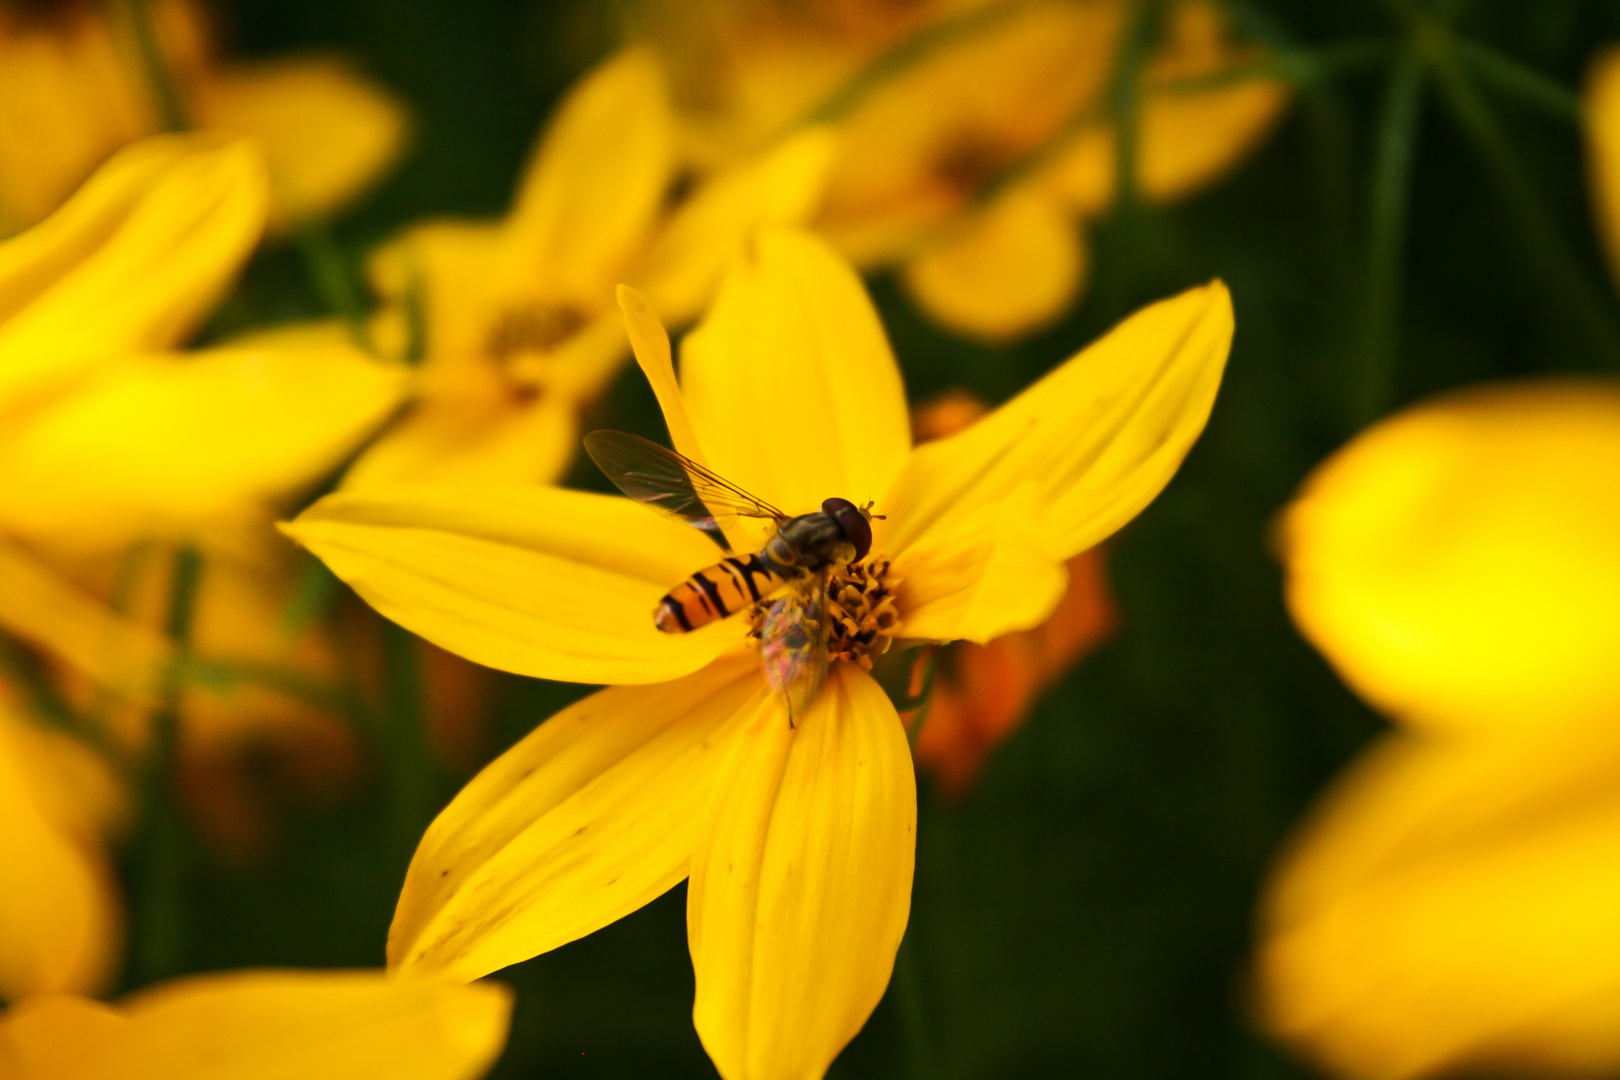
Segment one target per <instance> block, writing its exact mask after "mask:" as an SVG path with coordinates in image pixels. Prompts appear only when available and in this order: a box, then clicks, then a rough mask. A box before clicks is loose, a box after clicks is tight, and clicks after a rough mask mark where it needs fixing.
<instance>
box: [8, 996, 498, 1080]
mask: <svg viewBox="0 0 1620 1080" xmlns="http://www.w3.org/2000/svg"><path fill="white" fill-rule="evenodd" d="M511 1007H512V998H511V994H510V992H509V991H508V990H507V989H506V988H505V987H504V986H500V985H497V984H492V983H481V984H479V985H476V986H458V985H455V984H453V983H445V982H441V981H439V980H434V979H403V980H401V979H390V978H388V977H387V976H385V975H383V974H382V973H381V972H372V971H321V972H314V971H310V972H303V971H244V972H231V973H227V974H222V975H199V976H192V977H190V978H186V979H177V980H175V981H173V982H168V983H162V984H160V985H158V986H156V987H154V988H152V989H151V990H148V991H145V992H143V993H141V994H138V995H136V996H135V997H133V998H131V999H129V1001H128V1002H126V1003H125V1004H124V1005H123V1006H122V1007H120V1008H116V1009H107V1008H105V1007H103V1006H98V1005H96V1004H94V1003H91V1002H85V1001H83V1000H82V999H76V998H65V997H51V998H41V999H37V1000H35V1001H30V1002H26V1003H24V1004H23V1005H22V1006H20V1007H19V1008H17V1009H14V1010H12V1012H11V1013H9V1014H7V1016H6V1017H5V1019H4V1020H3V1021H0V1049H11V1050H12V1051H13V1053H14V1056H15V1058H16V1060H19V1061H21V1062H23V1063H24V1071H23V1073H22V1078H21V1080H36V1078H37V1080H101V1078H106V1077H114V1076H116V1077H118V1078H119V1080H181V1078H190V1077H197V1078H202V1077H207V1078H208V1080H284V1078H286V1077H289V1076H296V1077H300V1078H302V1080H340V1078H341V1080H352V1078H354V1077H368V1076H387V1077H389V1078H390V1080H473V1078H474V1077H478V1076H482V1075H483V1074H484V1072H485V1070H486V1069H488V1068H489V1066H490V1065H492V1064H493V1063H494V1061H495V1058H496V1057H497V1056H498V1055H499V1054H500V1051H501V1047H502V1046H503V1045H504V1043H505V1041H506V1027H507V1019H508V1016H509V1015H510V1012H511Z"/></svg>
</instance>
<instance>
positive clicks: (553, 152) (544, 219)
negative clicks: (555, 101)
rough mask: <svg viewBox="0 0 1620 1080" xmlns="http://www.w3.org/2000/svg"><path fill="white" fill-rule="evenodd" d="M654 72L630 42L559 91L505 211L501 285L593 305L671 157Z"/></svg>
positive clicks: (665, 95)
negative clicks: (563, 95) (563, 96)
mask: <svg viewBox="0 0 1620 1080" xmlns="http://www.w3.org/2000/svg"><path fill="white" fill-rule="evenodd" d="M674 154H675V123H674V119H673V116H672V114H671V111H670V104H669V92H668V89H667V88H666V87H665V85H664V76H663V72H662V71H660V70H659V67H658V62H657V61H656V60H655V59H654V58H653V55H652V53H651V52H650V51H647V50H643V49H630V50H627V51H625V52H622V53H620V54H619V55H618V56H616V57H614V58H613V59H612V60H609V61H608V62H607V63H605V64H603V65H602V66H601V67H599V68H597V69H596V70H595V71H594V72H592V73H591V74H590V75H588V76H586V78H585V79H584V81H582V82H581V83H580V85H579V86H578V87H576V88H575V89H574V90H573V92H572V93H570V94H569V96H568V99H567V100H566V101H564V102H563V104H562V105H561V107H560V108H559V109H558V111H557V114H556V116H555V117H554V118H553V119H552V121H551V124H550V126H549V127H548V128H547V130H546V135H545V138H544V140H543V141H542V142H541V144H540V147H539V150H538V151H537V153H536V154H535V157H534V161H533V163H532V164H531V165H530V166H529V171H528V173H527V175H526V176H525V177H524V180H523V186H522V189H521V191H520V192H519V194H518V200H517V205H516V206H515V207H514V208H513V211H512V215H511V217H510V218H508V219H507V224H506V229H507V244H508V250H507V254H506V258H507V260H508V262H507V265H506V266H505V267H504V274H505V281H506V283H507V285H508V287H511V288H520V289H521V288H522V287H523V286H524V285H527V286H528V289H525V290H524V291H530V290H532V291H534V292H537V293H539V294H541V295H544V296H545V297H547V298H548V299H551V300H554V301H557V302H574V303H578V304H581V305H582V306H586V307H595V306H599V305H600V304H601V301H602V296H603V293H605V292H606V291H607V289H608V288H609V287H611V286H612V285H613V284H614V282H615V280H617V279H618V278H619V277H620V275H621V274H622V273H623V271H624V269H625V267H626V266H627V265H628V263H629V261H630V258H631V256H632V254H633V253H634V252H635V251H636V250H637V249H638V248H639V247H640V246H641V244H642V243H644V242H645V239H646V236H647V233H648V231H649V230H650V229H651V227H652V223H653V221H654V219H655V218H656V216H657V214H658V210H659V206H660V204H661V203H662V201H663V197H664V190H665V188H666V187H667V185H668V184H669V181H670V179H671V172H672V170H673V168H674V164H675V157H674Z"/></svg>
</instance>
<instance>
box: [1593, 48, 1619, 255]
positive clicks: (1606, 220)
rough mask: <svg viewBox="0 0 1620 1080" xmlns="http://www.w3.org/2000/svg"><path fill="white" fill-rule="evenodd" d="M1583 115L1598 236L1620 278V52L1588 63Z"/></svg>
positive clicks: (1606, 53)
mask: <svg viewBox="0 0 1620 1080" xmlns="http://www.w3.org/2000/svg"><path fill="white" fill-rule="evenodd" d="M1585 114H1586V145H1587V156H1588V159H1589V162H1590V169H1591V177H1592V202H1593V204H1594V206H1595V207H1596V209H1597V217H1598V232H1599V234H1600V237H1601V239H1602V240H1603V243H1604V246H1605V247H1606V248H1607V250H1608V252H1609V261H1610V264H1611V265H1612V266H1613V267H1615V272H1616V274H1617V275H1620V49H1612V48H1611V49H1606V50H1604V51H1603V52H1602V53H1600V54H1599V55H1598V58H1597V59H1596V60H1594V61H1593V62H1592V70H1591V72H1590V74H1589V75H1588V76H1587V80H1586V110H1585Z"/></svg>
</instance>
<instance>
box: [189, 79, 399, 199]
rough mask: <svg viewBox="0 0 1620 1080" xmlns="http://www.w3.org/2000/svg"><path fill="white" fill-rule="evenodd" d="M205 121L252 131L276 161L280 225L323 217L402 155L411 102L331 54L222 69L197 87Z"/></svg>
mask: <svg viewBox="0 0 1620 1080" xmlns="http://www.w3.org/2000/svg"><path fill="white" fill-rule="evenodd" d="M192 108H193V110H194V111H195V113H196V115H197V119H198V123H199V126H204V127H211V128H215V129H217V130H219V131H229V132H231V133H232V134H236V135H250V136H253V137H254V138H256V139H258V140H259V143H260V145H261V146H263V147H264V152H265V157H266V158H267V159H268V161H269V165H270V180H271V184H272V188H273V192H274V197H275V206H274V216H275V220H276V222H277V224H278V225H287V224H290V223H296V222H298V221H300V220H302V219H306V218H312V217H324V216H327V215H330V214H332V213H334V212H335V211H337V210H339V209H340V208H342V207H343V206H344V205H345V204H347V203H348V202H349V201H351V200H352V199H354V198H355V197H356V196H357V195H359V194H360V193H361V192H362V191H364V190H365V189H366V188H367V187H369V186H370V185H371V183H372V182H373V181H375V180H376V179H377V177H378V176H379V175H381V174H382V172H383V171H384V170H385V169H386V168H387V167H388V166H389V165H391V164H392V163H393V161H394V159H395V158H396V157H398V156H399V151H400V148H401V147H402V146H403V145H404V142H405V134H406V128H407V117H406V112H405V107H404V106H403V105H402V104H400V102H399V101H398V100H397V99H395V98H394V97H393V96H392V95H391V94H389V93H388V92H387V91H385V90H384V89H383V88H382V87H380V86H378V85H377V84H376V83H374V82H372V81H371V80H369V79H366V78H364V77H363V76H361V75H360V74H359V73H358V72H356V71H355V70H354V69H353V68H352V67H351V66H350V65H349V64H348V63H346V62H345V61H343V60H341V59H339V58H337V57H333V56H301V57H295V58H288V59H280V60H274V61H269V62H266V63H262V64H251V65H241V66H237V67H232V68H226V69H224V70H222V71H219V72H217V73H216V74H215V75H214V77H213V78H211V79H208V80H206V81H204V82H203V83H202V85H200V86H199V87H198V91H197V93H196V94H195V95H194V97H193V101H192Z"/></svg>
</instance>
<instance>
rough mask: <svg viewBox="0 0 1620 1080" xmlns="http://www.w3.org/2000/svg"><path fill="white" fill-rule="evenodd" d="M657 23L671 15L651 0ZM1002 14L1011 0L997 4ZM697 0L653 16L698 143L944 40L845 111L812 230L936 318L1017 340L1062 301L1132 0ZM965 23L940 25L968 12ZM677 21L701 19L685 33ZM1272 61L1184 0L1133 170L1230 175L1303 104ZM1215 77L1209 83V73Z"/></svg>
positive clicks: (1158, 53)
mask: <svg viewBox="0 0 1620 1080" xmlns="http://www.w3.org/2000/svg"><path fill="white" fill-rule="evenodd" d="M644 7H647V8H650V9H651V10H650V11H649V13H648V15H647V16H646V17H647V18H649V19H653V20H657V19H659V18H661V17H665V16H668V15H670V14H671V13H667V12H664V11H662V10H660V5H658V4H656V3H650V4H646V5H644ZM998 8H999V9H1000V10H999V11H998V10H997V9H998ZM707 10H708V12H709V18H708V20H706V21H705V20H695V19H691V18H690V16H689V13H688V6H687V5H685V4H682V5H680V6H679V7H678V8H677V9H675V13H674V18H673V19H670V18H665V21H663V22H658V21H654V22H653V23H652V27H653V29H654V30H655V31H656V37H658V38H659V39H661V40H662V42H663V43H664V47H665V50H666V52H669V53H672V54H674V55H675V56H677V57H678V58H679V59H678V60H677V61H676V67H677V71H679V72H682V73H684V75H685V78H684V81H682V82H679V83H678V84H677V85H678V88H679V89H680V90H681V91H682V92H683V95H682V102H683V115H684V117H685V119H686V122H687V123H686V126H687V129H688V133H689V136H688V137H689V139H690V140H691V141H693V142H694V143H695V145H696V150H695V152H696V153H697V154H698V155H699V156H700V158H701V159H705V160H728V159H729V156H730V155H732V154H734V153H735V152H736V149H737V148H738V147H746V146H753V145H757V144H758V142H759V141H760V140H761V139H762V138H765V137H767V136H771V135H774V134H775V133H776V132H779V131H781V130H784V129H787V128H789V127H790V126H791V125H792V124H793V123H795V122H797V121H799V120H800V119H801V118H803V117H804V116H806V115H809V114H811V113H812V112H813V110H815V109H816V108H817V107H819V106H820V105H822V103H823V102H825V101H827V100H828V99H829V98H830V96H831V95H832V94H833V93H834V92H835V91H837V90H838V89H839V88H840V87H841V86H846V85H849V84H850V83H851V81H852V80H855V79H856V78H857V77H858V76H859V75H860V73H861V72H862V69H863V67H865V66H866V65H868V64H871V63H872V62H873V61H874V60H876V59H877V58H878V57H880V56H881V55H882V54H883V53H884V51H885V50H886V49H893V48H895V47H896V43H897V42H899V41H903V40H904V39H905V38H906V37H907V36H908V35H914V36H917V37H919V38H920V37H923V36H926V35H929V34H933V35H936V36H937V38H938V41H937V43H936V44H934V45H933V47H932V48H927V49H923V50H920V51H919V52H920V55H919V56H918V57H916V58H913V59H912V60H911V61H910V62H909V63H908V64H902V65H897V70H895V71H892V72H889V73H887V74H886V76H885V77H883V78H880V79H878V80H876V81H875V84H874V85H871V86H870V87H868V88H867V89H866V90H865V92H864V94H862V95H861V96H860V98H859V100H858V102H857V103H854V104H853V105H852V107H851V108H849V110H848V111H847V114H846V115H843V116H842V118H841V119H840V121H839V124H838V127H839V133H840V136H841V142H840V147H841V149H840V153H839V155H838V159H837V162H836V163H835V165H834V167H833V171H832V177H831V180H830V181H829V185H828V193H827V199H826V204H825V206H824V208H823V210H822V212H821V213H820V215H819V216H818V217H817V218H816V219H815V227H816V228H817V229H818V230H819V231H820V232H821V233H822V234H823V235H825V236H826V237H828V238H829V239H830V240H831V241H832V242H833V244H834V245H835V246H836V247H838V248H839V250H840V251H842V252H843V253H844V254H845V255H847V256H848V257H850V258H851V259H853V260H854V261H855V262H856V263H857V264H858V265H860V266H862V267H878V266H898V267H901V268H902V271H903V272H902V280H903V281H904V282H905V284H906V285H907V287H908V289H909V291H910V292H911V294H912V296H913V297H914V298H915V299H916V300H917V301H918V302H919V303H920V304H921V305H922V306H923V307H924V308H925V309H926V310H927V311H928V312H929V313H930V314H931V315H932V316H933V317H935V318H936V319H938V320H939V321H940V322H942V323H944V324H945V325H947V326H950V327H952V328H954V329H955V330H957V331H959V332H962V333H965V334H969V335H972V336H976V337H982V338H991V339H995V338H1007V337H1012V336H1016V335H1019V334H1022V333H1025V332H1027V331H1029V330H1030V329H1032V328H1034V327H1036V326H1038V325H1040V324H1043V323H1046V322H1049V321H1051V320H1052V319H1054V318H1056V317H1057V316H1058V315H1060V314H1061V313H1062V312H1063V311H1064V309H1065V308H1067V307H1068V306H1069V305H1070V303H1071V302H1072V301H1073V300H1074V298H1075V296H1076V295H1077V293H1078V292H1079V291H1080V290H1081V289H1082V288H1083V287H1084V285H1085V281H1086V277H1087V265H1086V264H1087V254H1086V248H1085V244H1084V237H1083V235H1082V232H1083V230H1082V227H1081V222H1082V221H1083V219H1085V218H1088V217H1091V216H1094V215H1096V214H1098V213H1101V212H1102V211H1104V210H1106V208H1107V207H1108V205H1109V204H1110V203H1111V202H1112V200H1113V197H1114V190H1113V189H1114V181H1115V173H1116V169H1115V164H1114V144H1115V138H1114V131H1113V123H1112V119H1111V117H1110V115H1109V106H1108V103H1107V91H1108V89H1109V86H1110V80H1112V79H1113V78H1115V77H1116V75H1117V74H1118V73H1117V72H1116V70H1115V69H1116V66H1117V64H1118V63H1119V59H1120V53H1121V46H1122V39H1123V36H1124V34H1125V31H1126V28H1127V25H1128V23H1129V21H1130V18H1131V16H1132V13H1133V5H1132V4H1131V3H1129V2H1128V0H1069V2H1049V3H1040V2H1036V3H1026V2H1020V0H977V2H974V0H967V2H964V0H934V2H930V3H923V4H913V5H905V6H904V8H903V9H900V10H896V6H895V5H893V4H886V3H879V2H865V0H855V2H841V0H823V2H821V3H816V4H812V5H808V6H795V5H783V4H771V3H760V2H746V0H745V2H741V3H729V4H728V3H725V2H723V0H720V2H717V3H714V4H711V5H709V6H708V8H707ZM963 19H976V20H977V25H976V26H973V27H971V28H970V29H968V30H966V31H965V32H957V33H942V30H944V29H945V28H946V27H947V26H949V25H950V24H951V23H952V21H953V20H958V21H959V20H963ZM674 20H679V21H682V22H689V23H694V24H695V25H696V26H697V28H698V29H696V30H695V31H694V30H691V29H687V30H685V32H684V33H683V32H682V29H681V28H679V27H676V26H674V25H672V22H673V21H674ZM1261 59H1263V54H1262V53H1261V52H1260V51H1259V50H1257V49H1255V48H1253V47H1249V46H1242V45H1236V44H1232V43H1230V42H1229V41H1228V39H1227V33H1226V28H1225V25H1224V19H1223V18H1222V16H1221V14H1220V11H1219V9H1218V8H1217V7H1216V6H1215V5H1214V4H1213V3H1210V2H1208V0H1178V2H1176V3H1174V4H1172V5H1171V6H1170V8H1169V11H1168V13H1167V16H1166V19H1165V25H1164V32H1163V36H1162V39H1161V40H1160V42H1159V43H1158V45H1157V47H1156V49H1155V50H1154V51H1153V52H1152V54H1151V56H1150V57H1149V58H1148V60H1147V62H1146V63H1145V65H1144V66H1143V71H1142V73H1141V80H1142V83H1141V86H1142V93H1143V102H1142V105H1141V109H1140V115H1139V117H1138V127H1139V132H1138V136H1139V138H1138V148H1137V162H1136V166H1137V168H1136V183H1137V186H1138V188H1139V189H1140V191H1141V193H1142V194H1143V195H1144V196H1145V197H1147V198H1150V199H1155V200H1167V199H1173V198H1177V197H1180V196H1182V195H1184V194H1186V193H1187V192H1189V191H1191V190H1192V189H1194V188H1196V187H1198V186H1201V185H1202V184H1205V183H1207V182H1209V181H1210V180H1211V179H1213V178H1215V177H1217V176H1219V175H1220V174H1221V173H1223V172H1225V171H1226V170H1227V169H1228V168H1230V167H1231V166H1232V165H1233V164H1234V163H1235V162H1236V161H1237V160H1239V159H1240V158H1241V157H1242V156H1243V155H1244V154H1246V153H1247V152H1248V150H1249V149H1250V148H1251V147H1253V146H1254V145H1255V144H1256V143H1257V142H1258V141H1259V140H1260V139H1261V138H1262V137H1263V136H1264V135H1265V134H1266V132H1268V131H1269V130H1270V128H1271V126H1272V125H1273V123H1274V121H1275V120H1276V118H1277V116H1278V115H1279V114H1280V113H1281V111H1282V109H1283V107H1284V106H1285V104H1286V102H1287V97H1288V95H1287V92H1286V90H1285V88H1284V86H1283V84H1282V83H1281V82H1279V81H1278V80H1277V79H1275V78H1273V77H1270V76H1267V75H1265V74H1264V73H1263V72H1262V71H1260V70H1259V69H1258V67H1256V68H1255V69H1254V70H1252V71H1248V72H1246V73H1243V74H1241V75H1238V76H1235V77H1234V78H1232V79H1231V80H1230V81H1227V82H1224V83H1220V82H1217V81H1213V80H1209V79H1207V78H1205V77H1208V76H1215V75H1218V74H1220V73H1223V72H1242V71H1243V69H1244V68H1246V67H1248V66H1250V65H1255V64H1256V63H1257V61H1259V60H1261ZM1201 79H1202V80H1204V81H1203V82H1200V81H1199V80H1201Z"/></svg>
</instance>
